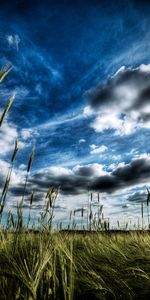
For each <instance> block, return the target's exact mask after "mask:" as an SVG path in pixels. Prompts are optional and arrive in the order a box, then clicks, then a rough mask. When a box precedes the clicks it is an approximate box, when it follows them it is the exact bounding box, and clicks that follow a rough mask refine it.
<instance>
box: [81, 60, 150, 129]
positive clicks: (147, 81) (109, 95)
mask: <svg viewBox="0 0 150 300" xmlns="http://www.w3.org/2000/svg"><path fill="white" fill-rule="evenodd" d="M149 86H150V64H149V65H140V66H139V67H137V68H135V69H131V68H126V67H121V68H120V69H119V70H118V71H117V72H116V73H115V75H114V76H113V77H110V78H109V79H108V80H107V82H106V83H105V84H104V85H98V86H97V87H95V88H93V89H91V90H89V91H87V92H86V94H85V96H86V97H87V98H88V99H89V101H90V104H91V106H90V107H89V106H87V107H86V108H85V111H87V115H89V113H91V112H93V111H95V119H94V120H93V121H92V123H91V127H92V128H94V130H95V131H96V132H103V131H104V130H108V129H113V130H114V132H115V134H117V135H128V134H130V133H132V132H134V131H135V130H136V129H137V128H150V102H149V99H150V87H149ZM88 112H89V113H88Z"/></svg>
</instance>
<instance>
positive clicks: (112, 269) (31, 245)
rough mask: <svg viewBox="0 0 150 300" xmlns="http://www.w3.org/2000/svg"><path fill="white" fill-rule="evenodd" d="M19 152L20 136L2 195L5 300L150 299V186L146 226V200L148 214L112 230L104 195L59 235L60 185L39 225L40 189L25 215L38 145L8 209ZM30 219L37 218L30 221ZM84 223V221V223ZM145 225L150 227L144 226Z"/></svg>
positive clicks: (0, 257) (0, 274) (1, 298)
mask: <svg viewBox="0 0 150 300" xmlns="http://www.w3.org/2000/svg"><path fill="white" fill-rule="evenodd" d="M10 71H11V67H10V66H6V68H4V69H2V70H1V71H0V82H1V81H3V79H4V78H5V77H6V76H7V74H8V73H9V72H10ZM14 98H15V95H12V97H11V98H10V99H9V102H8V103H7V105H6V107H5V109H4V111H3V113H2V115H1V118H0V127H1V126H2V124H3V122H4V120H5V118H6V116H7V113H8V111H9V109H10V107H11V105H12V103H13V101H14ZM18 149H19V144H18V141H17V140H16V141H15V147H14V151H13V153H12V158H11V161H10V166H9V169H8V173H7V174H6V178H5V180H4V184H3V186H2V190H1V199H0V226H1V227H0V300H49V299H50V300H51V299H53V300H80V299H84V300H88V299H90V300H94V299H101V300H113V299H116V300H117V299H118V300H119V299H122V300H129V299H138V300H140V299H143V300H144V299H149V295H150V234H149V230H147V229H149V224H150V222H149V202H150V191H149V190H147V193H148V195H147V203H146V208H147V211H146V213H147V227H145V220H144V207H145V206H144V203H143V202H141V206H140V208H141V217H140V218H139V219H138V223H137V224H135V226H134V224H133V227H134V229H138V230H134V231H130V230H128V228H129V225H130V224H128V223H126V224H124V230H122V231H121V229H122V228H121V227H120V224H119V221H117V219H116V223H117V230H115V231H113V230H112V229H111V228H110V223H109V219H108V218H105V216H104V213H103V205H101V203H100V201H99V193H98V194H97V211H96V212H93V205H92V203H93V202H92V201H93V194H92V192H91V194H90V197H88V204H87V208H86V210H85V209H84V208H80V209H78V208H77V209H76V210H75V211H71V212H70V219H69V224H68V226H67V227H66V230H64V231H63V230H62V226H61V224H59V226H58V227H57V231H56V232H55V231H54V230H52V229H53V226H52V221H53V218H54V209H55V201H56V199H57V196H58V192H59V190H58V188H54V187H50V188H49V189H48V191H47V193H46V195H45V200H46V202H45V205H44V206H43V210H42V212H41V214H40V219H39V223H38V226H33V227H32V225H33V222H32V221H33V220H31V219H32V218H31V212H32V203H33V202H34V192H32V191H31V195H30V197H28V198H27V199H26V200H28V216H27V219H26V221H25V220H24V216H23V208H24V199H25V197H26V188H27V185H28V180H29V175H30V169H31V166H32V162H33V159H34V148H33V150H32V152H31V154H30V156H29V160H28V164H27V169H26V176H25V180H24V182H23V186H24V188H23V195H22V197H21V200H20V202H17V207H16V208H17V211H16V214H14V213H13V212H12V211H11V210H9V211H8V213H7V217H6V218H5V222H3V220H4V219H3V216H4V212H5V206H6V200H7V196H8V195H9V185H10V180H11V175H12V172H13V167H14V162H15V160H16V155H17V152H18ZM76 212H77V213H78V212H80V214H81V216H80V217H81V224H80V225H81V227H80V229H82V230H80V231H79V230H76V229H77V226H76V225H77V224H76V220H75V214H76ZM30 221H31V223H32V224H31V223H30ZM83 221H84V222H83ZM144 229H146V230H144Z"/></svg>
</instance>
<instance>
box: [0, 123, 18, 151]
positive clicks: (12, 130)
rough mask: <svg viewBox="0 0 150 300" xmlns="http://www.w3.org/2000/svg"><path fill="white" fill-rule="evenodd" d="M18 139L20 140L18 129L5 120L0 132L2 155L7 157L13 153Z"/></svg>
mask: <svg viewBox="0 0 150 300" xmlns="http://www.w3.org/2000/svg"><path fill="white" fill-rule="evenodd" d="M16 139H18V132H17V128H16V127H15V126H14V125H13V124H12V123H8V122H7V121H6V120H5V122H4V123H3V125H2V128H1V131H0V155H2V156H5V155H6V154H7V153H9V152H11V151H12V150H13V149H14V145H15V140H16Z"/></svg>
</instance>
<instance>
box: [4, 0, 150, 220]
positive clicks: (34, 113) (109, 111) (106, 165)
mask: <svg viewBox="0 0 150 300" xmlns="http://www.w3.org/2000/svg"><path fill="white" fill-rule="evenodd" d="M0 5H1V10H0V52H1V55H0V64H1V66H3V65H5V64H6V63H9V64H11V65H12V66H13V70H12V71H11V73H10V75H9V76H8V77H7V78H6V79H5V81H4V82H3V83H2V84H1V88H0V93H1V111H2V109H3V108H4V107H5V105H6V103H7V100H8V98H9V97H10V96H11V94H12V93H15V94H16V98H15V101H14V103H13V106H12V108H11V110H10V112H9V115H8V117H7V119H6V120H5V123H4V125H3V127H2V129H1V132H0V137H1V141H0V165H1V166H0V167H1V185H2V184H3V182H4V179H5V177H6V174H7V170H8V167H9V161H10V158H11V154H12V151H13V147H14V143H15V139H17V138H18V139H19V144H20V150H19V153H18V157H17V160H16V164H15V169H14V173H13V176H12V182H11V189H10V197H12V198H13V197H14V198H15V197H16V198H17V199H19V197H20V194H21V192H20V191H21V190H22V182H23V178H24V175H25V168H26V164H27V159H28V156H29V153H30V152H31V148H32V146H33V145H35V148H36V155H35V160H34V164H33V168H32V173H31V176H30V182H29V191H30V190H32V189H33V190H36V191H37V193H39V195H40V196H41V199H42V193H45V192H46V189H47V188H48V187H49V186H50V185H56V186H57V185H59V186H61V190H62V197H60V199H59V200H58V201H60V207H63V209H64V210H65V213H66V214H67V213H68V211H69V210H70V209H73V208H76V207H78V206H79V207H82V206H83V205H84V203H85V199H86V194H87V191H88V188H90V190H92V191H96V192H97V191H99V192H100V193H101V194H102V197H103V202H104V204H105V206H106V207H108V211H107V213H109V214H111V213H112V214H113V213H114V212H115V211H116V212H117V213H119V211H121V208H122V206H123V204H124V203H129V204H130V205H129V209H128V211H129V214H130V215H132V209H131V208H132V205H133V204H134V203H135V205H137V204H138V201H139V199H143V200H146V187H147V186H149V177H150V159H149V152H150V146H149V134H150V130H149V129H150V105H149V97H150V89H149V83H150V51H149V50H150V41H149V36H150V18H149V15H150V4H149V3H148V1H142V3H141V1H132V0H131V1H111V2H110V1H96V0H95V1H46V0H45V1H38V0H37V1H23V0H22V1H15V0H14V1H5V3H3V4H0ZM73 197H74V200H72V199H73ZM39 201H40V200H39V197H38V198H37V203H39ZM110 203H111V205H110ZM9 205H10V203H9V201H8V206H9ZM35 206H36V204H35ZM37 207H38V205H37ZM115 209H116V210H115ZM60 211H61V209H60V210H59V211H58V214H59V212H60Z"/></svg>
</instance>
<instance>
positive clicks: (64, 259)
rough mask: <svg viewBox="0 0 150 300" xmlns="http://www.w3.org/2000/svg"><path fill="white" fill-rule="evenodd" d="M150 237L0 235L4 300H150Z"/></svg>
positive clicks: (97, 234)
mask: <svg viewBox="0 0 150 300" xmlns="http://www.w3.org/2000/svg"><path fill="white" fill-rule="evenodd" d="M149 294H150V236H149V234H148V233H146V232H144V233H135V232H134V233H132V234H131V233H130V234H129V233H128V234H121V233H119V234H112V235H111V234H106V233H104V234H102V233H95V234H94V233H93V234H85V236H84V235H83V234H63V233H56V234H51V233H50V232H48V231H47V232H46V231H43V232H38V233H35V232H33V233H25V232H24V233H8V232H1V233H0V295H1V300H4V299H7V300H9V299H11V300H12V299H20V300H21V299H26V300H29V299H30V300H31V299H34V300H35V299H38V300H40V299H42V300H46V299H57V300H59V299H64V300H72V299H124V300H125V299H127V300H128V299H148V298H149Z"/></svg>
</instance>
